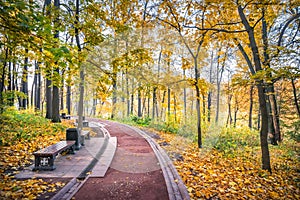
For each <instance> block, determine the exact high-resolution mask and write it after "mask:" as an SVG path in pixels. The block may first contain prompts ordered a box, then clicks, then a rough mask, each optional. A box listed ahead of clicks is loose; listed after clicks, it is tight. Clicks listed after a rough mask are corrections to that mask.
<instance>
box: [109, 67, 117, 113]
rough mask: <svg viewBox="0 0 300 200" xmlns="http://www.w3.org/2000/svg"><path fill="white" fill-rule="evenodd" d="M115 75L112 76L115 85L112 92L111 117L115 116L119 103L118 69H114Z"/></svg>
mask: <svg viewBox="0 0 300 200" xmlns="http://www.w3.org/2000/svg"><path fill="white" fill-rule="evenodd" d="M113 71H114V72H113V77H112V80H113V82H112V85H113V92H112V95H113V96H112V112H111V116H110V118H111V119H114V118H115V115H116V104H117V72H116V69H113Z"/></svg>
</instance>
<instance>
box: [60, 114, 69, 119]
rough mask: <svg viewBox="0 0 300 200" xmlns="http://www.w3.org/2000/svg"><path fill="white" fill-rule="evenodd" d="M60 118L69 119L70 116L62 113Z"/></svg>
mask: <svg viewBox="0 0 300 200" xmlns="http://www.w3.org/2000/svg"><path fill="white" fill-rule="evenodd" d="M61 118H62V119H71V116H70V115H67V114H66V113H62V114H61Z"/></svg>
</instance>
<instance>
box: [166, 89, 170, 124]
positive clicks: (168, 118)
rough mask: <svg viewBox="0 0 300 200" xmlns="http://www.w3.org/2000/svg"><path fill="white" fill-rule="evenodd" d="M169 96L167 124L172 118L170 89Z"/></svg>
mask: <svg viewBox="0 0 300 200" xmlns="http://www.w3.org/2000/svg"><path fill="white" fill-rule="evenodd" d="M167 91H168V93H167V94H168V95H167V105H168V110H167V122H170V117H171V89H170V88H169V87H168V90H167Z"/></svg>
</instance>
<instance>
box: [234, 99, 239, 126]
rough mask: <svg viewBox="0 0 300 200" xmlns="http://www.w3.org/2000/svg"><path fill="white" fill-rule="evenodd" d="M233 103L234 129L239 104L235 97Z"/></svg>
mask: <svg viewBox="0 0 300 200" xmlns="http://www.w3.org/2000/svg"><path fill="white" fill-rule="evenodd" d="M234 99H235V103H234V119H233V126H234V127H236V122H237V113H238V111H239V104H238V103H239V102H238V98H237V96H236V95H235V98H234Z"/></svg>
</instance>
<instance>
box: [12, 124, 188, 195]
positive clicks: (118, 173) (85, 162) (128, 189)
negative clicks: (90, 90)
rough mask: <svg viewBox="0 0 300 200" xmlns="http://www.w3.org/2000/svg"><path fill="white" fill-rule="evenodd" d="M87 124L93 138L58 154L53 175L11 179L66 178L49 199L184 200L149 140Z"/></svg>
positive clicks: (124, 129)
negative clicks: (71, 149)
mask: <svg viewBox="0 0 300 200" xmlns="http://www.w3.org/2000/svg"><path fill="white" fill-rule="evenodd" d="M88 121H89V127H90V128H91V129H92V130H93V132H95V133H97V134H96V136H93V137H91V138H90V139H89V140H87V139H86V140H85V145H84V146H82V147H81V149H80V150H78V151H76V153H75V154H74V155H65V156H62V155H58V156H57V158H56V159H55V165H56V169H55V170H53V171H32V169H33V165H32V166H30V167H28V168H27V169H25V170H23V171H21V172H20V173H19V174H18V175H17V176H16V178H32V177H36V178H51V179H55V178H60V179H61V178H66V179H70V181H69V182H68V183H67V184H66V185H65V187H64V188H62V189H61V190H60V191H59V192H58V193H56V194H55V195H54V196H53V195H52V199H53V200H56V199H79V200H81V199H108V200H111V199H114V200H117V199H120V200H124V199H128V200H129V199H130V200H131V199H143V200H155V199H159V200H165V199H166V200H167V199H170V200H177V199H178V200H180V199H189V196H188V192H187V190H186V188H185V186H184V184H183V183H182V181H181V178H180V177H179V175H178V173H177V171H176V169H175V168H174V166H173V164H172V162H171V161H170V159H169V158H168V156H167V155H166V154H165V152H163V150H161V149H160V147H159V146H158V145H157V144H155V142H154V141H152V140H151V138H150V137H149V136H147V135H145V134H144V133H142V131H140V130H139V129H135V128H133V127H130V126H127V125H122V124H119V123H116V122H110V121H103V120H99V119H88ZM156 145H157V146H156Z"/></svg>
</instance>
